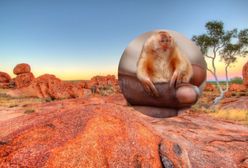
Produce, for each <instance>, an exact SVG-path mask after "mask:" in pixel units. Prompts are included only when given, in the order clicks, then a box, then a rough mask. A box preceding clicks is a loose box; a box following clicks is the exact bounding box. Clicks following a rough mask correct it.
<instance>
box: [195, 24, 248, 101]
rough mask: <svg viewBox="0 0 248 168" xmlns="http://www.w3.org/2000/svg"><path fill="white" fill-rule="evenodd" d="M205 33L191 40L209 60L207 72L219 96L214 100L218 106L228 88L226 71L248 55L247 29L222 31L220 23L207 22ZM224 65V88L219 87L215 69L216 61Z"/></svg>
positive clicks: (222, 26)
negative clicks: (218, 59) (211, 76)
mask: <svg viewBox="0 0 248 168" xmlns="http://www.w3.org/2000/svg"><path fill="white" fill-rule="evenodd" d="M205 28H206V31H207V32H206V33H204V34H201V35H198V36H196V35H194V36H193V37H192V40H193V41H194V42H195V43H196V44H197V45H198V46H199V47H200V48H201V51H202V53H203V54H204V56H205V57H207V58H208V59H210V60H211V65H208V69H207V70H208V71H209V72H210V73H211V74H212V75H213V76H214V78H215V81H216V85H217V87H218V89H219V92H220V95H219V96H218V97H216V98H215V100H214V104H218V103H219V101H220V100H221V99H222V98H223V97H224V94H225V92H227V91H228V88H229V79H228V69H229V67H230V65H232V64H233V63H234V62H236V60H237V58H238V57H240V56H243V57H244V56H246V55H247V53H248V50H247V46H248V29H244V30H240V31H238V30H237V29H233V30H230V31H225V30H224V24H223V22H221V21H209V22H207V23H206V24H205ZM217 57H219V58H220V61H223V62H224V63H225V76H226V81H225V86H221V85H220V81H219V79H218V76H217V75H216V74H217V69H216V59H217Z"/></svg>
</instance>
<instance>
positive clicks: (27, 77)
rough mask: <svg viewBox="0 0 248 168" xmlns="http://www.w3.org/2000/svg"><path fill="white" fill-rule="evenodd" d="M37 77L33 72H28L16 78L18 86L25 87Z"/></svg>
mask: <svg viewBox="0 0 248 168" xmlns="http://www.w3.org/2000/svg"><path fill="white" fill-rule="evenodd" d="M34 79H35V77H34V75H33V73H31V72H27V73H22V74H19V75H17V76H16V78H15V79H14V81H15V86H16V88H23V87H27V86H29V85H30V84H31V83H32V81H33V80H34Z"/></svg>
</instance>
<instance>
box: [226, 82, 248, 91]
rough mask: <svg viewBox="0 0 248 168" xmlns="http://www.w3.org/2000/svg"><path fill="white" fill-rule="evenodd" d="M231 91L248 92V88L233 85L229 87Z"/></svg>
mask: <svg viewBox="0 0 248 168" xmlns="http://www.w3.org/2000/svg"><path fill="white" fill-rule="evenodd" d="M229 91H235V92H243V91H246V87H245V86H244V85H241V84H236V83H233V84H231V85H230V86H229Z"/></svg>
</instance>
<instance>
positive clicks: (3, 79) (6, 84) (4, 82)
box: [0, 72, 11, 89]
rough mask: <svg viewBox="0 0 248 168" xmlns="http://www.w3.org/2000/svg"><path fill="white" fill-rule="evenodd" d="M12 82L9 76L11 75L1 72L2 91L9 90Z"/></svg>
mask: <svg viewBox="0 0 248 168" xmlns="http://www.w3.org/2000/svg"><path fill="white" fill-rule="evenodd" d="M10 80H11V77H10V76H9V74H7V73H5V72H0V88H1V89H7V88H9V82H10Z"/></svg>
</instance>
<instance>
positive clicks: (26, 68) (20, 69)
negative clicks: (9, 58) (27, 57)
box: [13, 63, 31, 75]
mask: <svg viewBox="0 0 248 168" xmlns="http://www.w3.org/2000/svg"><path fill="white" fill-rule="evenodd" d="M13 72H14V74H16V75H19V74H23V73H29V72H31V67H30V65H28V64H26V63H22V64H17V65H16V66H15V68H14V70H13Z"/></svg>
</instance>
